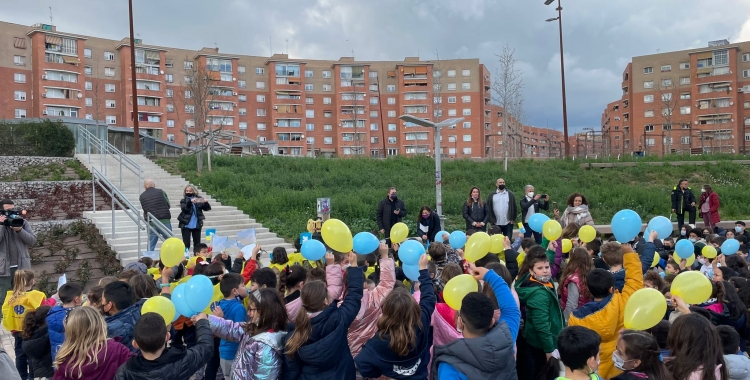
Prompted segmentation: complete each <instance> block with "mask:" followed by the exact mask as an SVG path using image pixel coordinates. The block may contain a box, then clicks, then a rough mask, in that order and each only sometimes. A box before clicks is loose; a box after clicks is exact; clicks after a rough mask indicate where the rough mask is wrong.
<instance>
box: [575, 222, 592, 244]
mask: <svg viewBox="0 0 750 380" xmlns="http://www.w3.org/2000/svg"><path fill="white" fill-rule="evenodd" d="M578 238H580V239H581V241H582V242H584V243H588V242H592V241H594V239H596V229H595V228H594V227H592V226H589V225H585V226H583V227H581V229H580V230H578Z"/></svg>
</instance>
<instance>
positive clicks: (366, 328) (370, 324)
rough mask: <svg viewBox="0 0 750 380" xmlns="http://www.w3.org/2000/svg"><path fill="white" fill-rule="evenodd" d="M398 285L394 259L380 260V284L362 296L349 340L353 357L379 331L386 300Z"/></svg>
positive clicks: (350, 330) (350, 328) (350, 329)
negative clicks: (379, 320)
mask: <svg viewBox="0 0 750 380" xmlns="http://www.w3.org/2000/svg"><path fill="white" fill-rule="evenodd" d="M395 283H396V265H395V263H394V262H393V259H381V260H380V283H379V284H378V286H376V287H375V289H373V290H367V289H365V290H364V293H363V294H362V306H360V308H359V313H358V314H357V317H356V318H354V322H352V324H351V326H349V333H348V334H347V339H348V340H349V349H350V350H351V351H352V356H357V354H359V351H360V350H362V346H363V345H364V344H365V342H367V340H368V339H370V338H372V337H373V336H375V333H376V332H377V331H378V326H377V324H378V319H380V316H381V315H383V309H382V308H381V307H382V305H383V302H384V301H385V298H386V297H388V294H390V293H391V290H393V286H394V284H395Z"/></svg>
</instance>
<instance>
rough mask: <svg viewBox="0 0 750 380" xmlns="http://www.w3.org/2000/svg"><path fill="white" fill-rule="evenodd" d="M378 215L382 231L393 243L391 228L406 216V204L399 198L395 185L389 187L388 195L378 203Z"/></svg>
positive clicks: (387, 239) (386, 238)
mask: <svg viewBox="0 0 750 380" xmlns="http://www.w3.org/2000/svg"><path fill="white" fill-rule="evenodd" d="M377 216H378V228H379V229H380V233H381V234H382V235H383V236H384V237H385V240H386V242H387V243H388V244H391V228H392V227H393V225H394V224H396V223H398V222H400V221H401V220H402V219H403V218H404V217H405V216H406V205H405V204H404V201H402V200H400V199H398V193H397V192H396V188H395V187H391V188H388V196H387V197H385V199H383V200H381V201H380V203H379V204H378V215H377Z"/></svg>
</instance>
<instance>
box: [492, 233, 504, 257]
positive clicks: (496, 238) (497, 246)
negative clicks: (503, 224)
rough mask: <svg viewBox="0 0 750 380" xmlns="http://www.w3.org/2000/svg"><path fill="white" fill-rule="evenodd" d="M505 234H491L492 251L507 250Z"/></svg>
mask: <svg viewBox="0 0 750 380" xmlns="http://www.w3.org/2000/svg"><path fill="white" fill-rule="evenodd" d="M504 239H505V236H503V235H499V234H498V235H492V236H490V253H501V252H503V251H504V250H505V242H504V241H503V240H504Z"/></svg>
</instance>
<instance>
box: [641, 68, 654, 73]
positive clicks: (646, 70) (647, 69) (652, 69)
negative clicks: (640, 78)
mask: <svg viewBox="0 0 750 380" xmlns="http://www.w3.org/2000/svg"><path fill="white" fill-rule="evenodd" d="M653 72H654V68H653V67H644V68H643V73H644V74H651V73H653Z"/></svg>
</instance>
